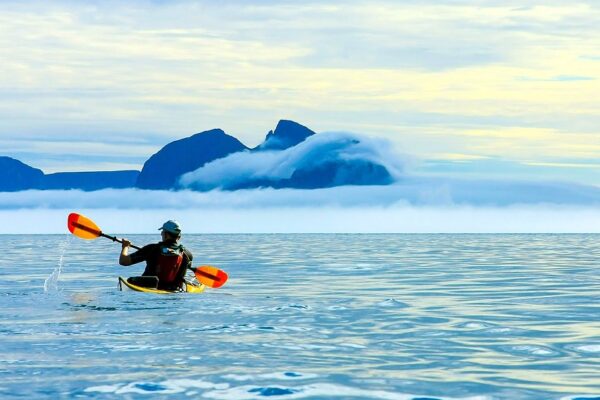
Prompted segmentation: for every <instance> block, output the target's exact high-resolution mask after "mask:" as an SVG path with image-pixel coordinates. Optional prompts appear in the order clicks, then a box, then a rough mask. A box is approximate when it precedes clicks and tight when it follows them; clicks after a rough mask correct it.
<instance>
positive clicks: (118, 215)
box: [0, 205, 600, 240]
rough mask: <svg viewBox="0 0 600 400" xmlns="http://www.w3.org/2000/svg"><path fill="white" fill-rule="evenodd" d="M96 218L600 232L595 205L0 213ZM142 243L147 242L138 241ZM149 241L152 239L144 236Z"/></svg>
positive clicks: (139, 228) (105, 222)
mask: <svg viewBox="0 0 600 400" xmlns="http://www.w3.org/2000/svg"><path fill="white" fill-rule="evenodd" d="M73 211H76V212H79V213H82V214H84V215H86V216H88V217H90V218H92V219H93V220H94V221H95V222H96V223H97V224H98V225H99V226H100V228H101V229H102V230H103V231H104V232H106V233H108V234H117V235H123V234H133V233H149V234H154V235H157V230H156V229H157V227H159V226H160V225H161V224H162V223H163V222H164V221H166V220H168V219H176V220H178V221H179V222H180V223H181V224H182V226H183V230H184V236H185V235H187V234H193V233H439V232H447V233H467V232H472V233H499V232H504V233H519V232H522V233H535V232H553V233H554V232H565V233H567V232H585V233H600V210H599V209H598V208H597V207H596V208H594V207H565V206H538V205H536V206H531V205H530V206H511V207H504V208H498V207H469V206H460V207H414V206H409V205H404V206H402V205H398V206H394V207H387V208H382V207H354V208H343V207H326V208H312V207H303V208H285V207H284V208H280V207H276V208H262V209H250V210H248V209H242V208H222V209H204V208H195V209H186V208H181V207H167V208H165V207H160V208H156V209H143V210H124V209H114V208H101V209H96V208H88V209H76V210H73V209H53V210H49V209H20V210H0V219H1V220H2V222H3V223H2V225H0V234H11V235H14V234H41V233H62V234H68V231H67V226H66V219H67V215H68V214H69V213H70V212H73ZM156 238H157V239H158V236H156ZM140 240H141V239H140ZM144 240H146V239H144Z"/></svg>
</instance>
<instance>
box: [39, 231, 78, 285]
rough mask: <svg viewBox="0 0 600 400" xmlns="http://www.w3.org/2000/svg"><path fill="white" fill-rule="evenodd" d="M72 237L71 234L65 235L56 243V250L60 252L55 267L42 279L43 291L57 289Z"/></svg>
mask: <svg viewBox="0 0 600 400" xmlns="http://www.w3.org/2000/svg"><path fill="white" fill-rule="evenodd" d="M72 239H73V237H72V236H71V235H65V240H64V241H63V242H62V243H60V244H59V245H58V251H59V253H60V257H59V259H58V265H57V266H56V268H54V271H52V273H51V274H50V276H49V277H47V278H46V280H45V281H44V292H45V293H48V292H50V291H56V290H58V279H59V278H60V273H61V272H62V269H63V265H64V258H65V254H66V252H67V250H68V249H69V246H71V241H72Z"/></svg>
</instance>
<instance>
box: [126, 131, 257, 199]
mask: <svg viewBox="0 0 600 400" xmlns="http://www.w3.org/2000/svg"><path fill="white" fill-rule="evenodd" d="M245 149H247V147H246V146H244V145H243V144H242V143H241V142H240V141H239V140H237V139H236V138H234V137H233V136H229V135H228V134H226V133H225V132H224V131H223V130H221V129H211V130H208V131H204V132H200V133H196V134H194V135H192V136H189V137H186V138H183V139H179V140H176V141H174V142H171V143H169V144H167V145H166V146H164V147H163V148H162V149H160V150H159V151H158V152H157V153H156V154H154V155H153V156H152V157H150V158H149V159H148V160H147V161H146V162H145V163H144V167H143V168H142V171H141V172H140V174H139V176H138V178H137V182H136V186H137V187H138V188H141V189H163V190H168V189H172V188H174V187H176V185H177V179H178V178H179V176H181V175H182V174H184V173H186V172H190V171H194V170H195V169H197V168H200V167H201V166H203V165H204V164H206V163H209V162H211V161H214V160H216V159H218V158H223V157H225V156H227V155H229V154H231V153H235V152H238V151H242V150H245Z"/></svg>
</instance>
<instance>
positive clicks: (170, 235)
mask: <svg viewBox="0 0 600 400" xmlns="http://www.w3.org/2000/svg"><path fill="white" fill-rule="evenodd" d="M158 230H160V231H161V237H162V241H160V242H158V243H153V244H149V245H146V246H144V247H142V248H141V249H140V250H138V251H136V252H135V253H131V254H128V251H129V246H130V245H131V242H130V241H129V240H127V239H123V243H122V248H121V255H120V256H119V264H121V265H123V266H128V265H132V264H137V263H139V262H142V261H146V269H145V270H144V273H143V274H142V276H141V277H140V276H135V277H131V278H129V279H127V281H128V282H130V283H133V284H134V285H138V286H145V287H155V288H158V289H162V290H177V289H179V288H181V286H182V284H183V279H184V277H185V273H186V271H187V268H188V267H191V264H192V259H193V255H192V253H191V252H190V251H189V250H188V249H186V248H185V247H183V246H182V245H181V244H180V243H179V239H180V238H181V226H180V225H179V223H178V222H176V221H173V220H169V221H167V222H165V223H164V224H163V226H161V227H160V228H158Z"/></svg>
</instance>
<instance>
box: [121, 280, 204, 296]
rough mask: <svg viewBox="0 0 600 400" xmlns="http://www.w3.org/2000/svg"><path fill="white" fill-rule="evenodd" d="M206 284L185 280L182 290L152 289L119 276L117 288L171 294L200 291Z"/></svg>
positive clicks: (202, 290)
mask: <svg viewBox="0 0 600 400" xmlns="http://www.w3.org/2000/svg"><path fill="white" fill-rule="evenodd" d="M205 288H206V286H204V285H202V284H201V285H195V284H193V283H191V282H187V281H186V282H185V285H184V290H182V291H180V290H161V289H152V288H147V287H143V286H137V285H134V284H133V283H129V282H127V278H123V277H122V276H120V277H119V290H124V289H125V290H126V289H131V290H134V291H136V292H144V293H157V294H171V293H184V292H185V293H202V292H204V289H205Z"/></svg>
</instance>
